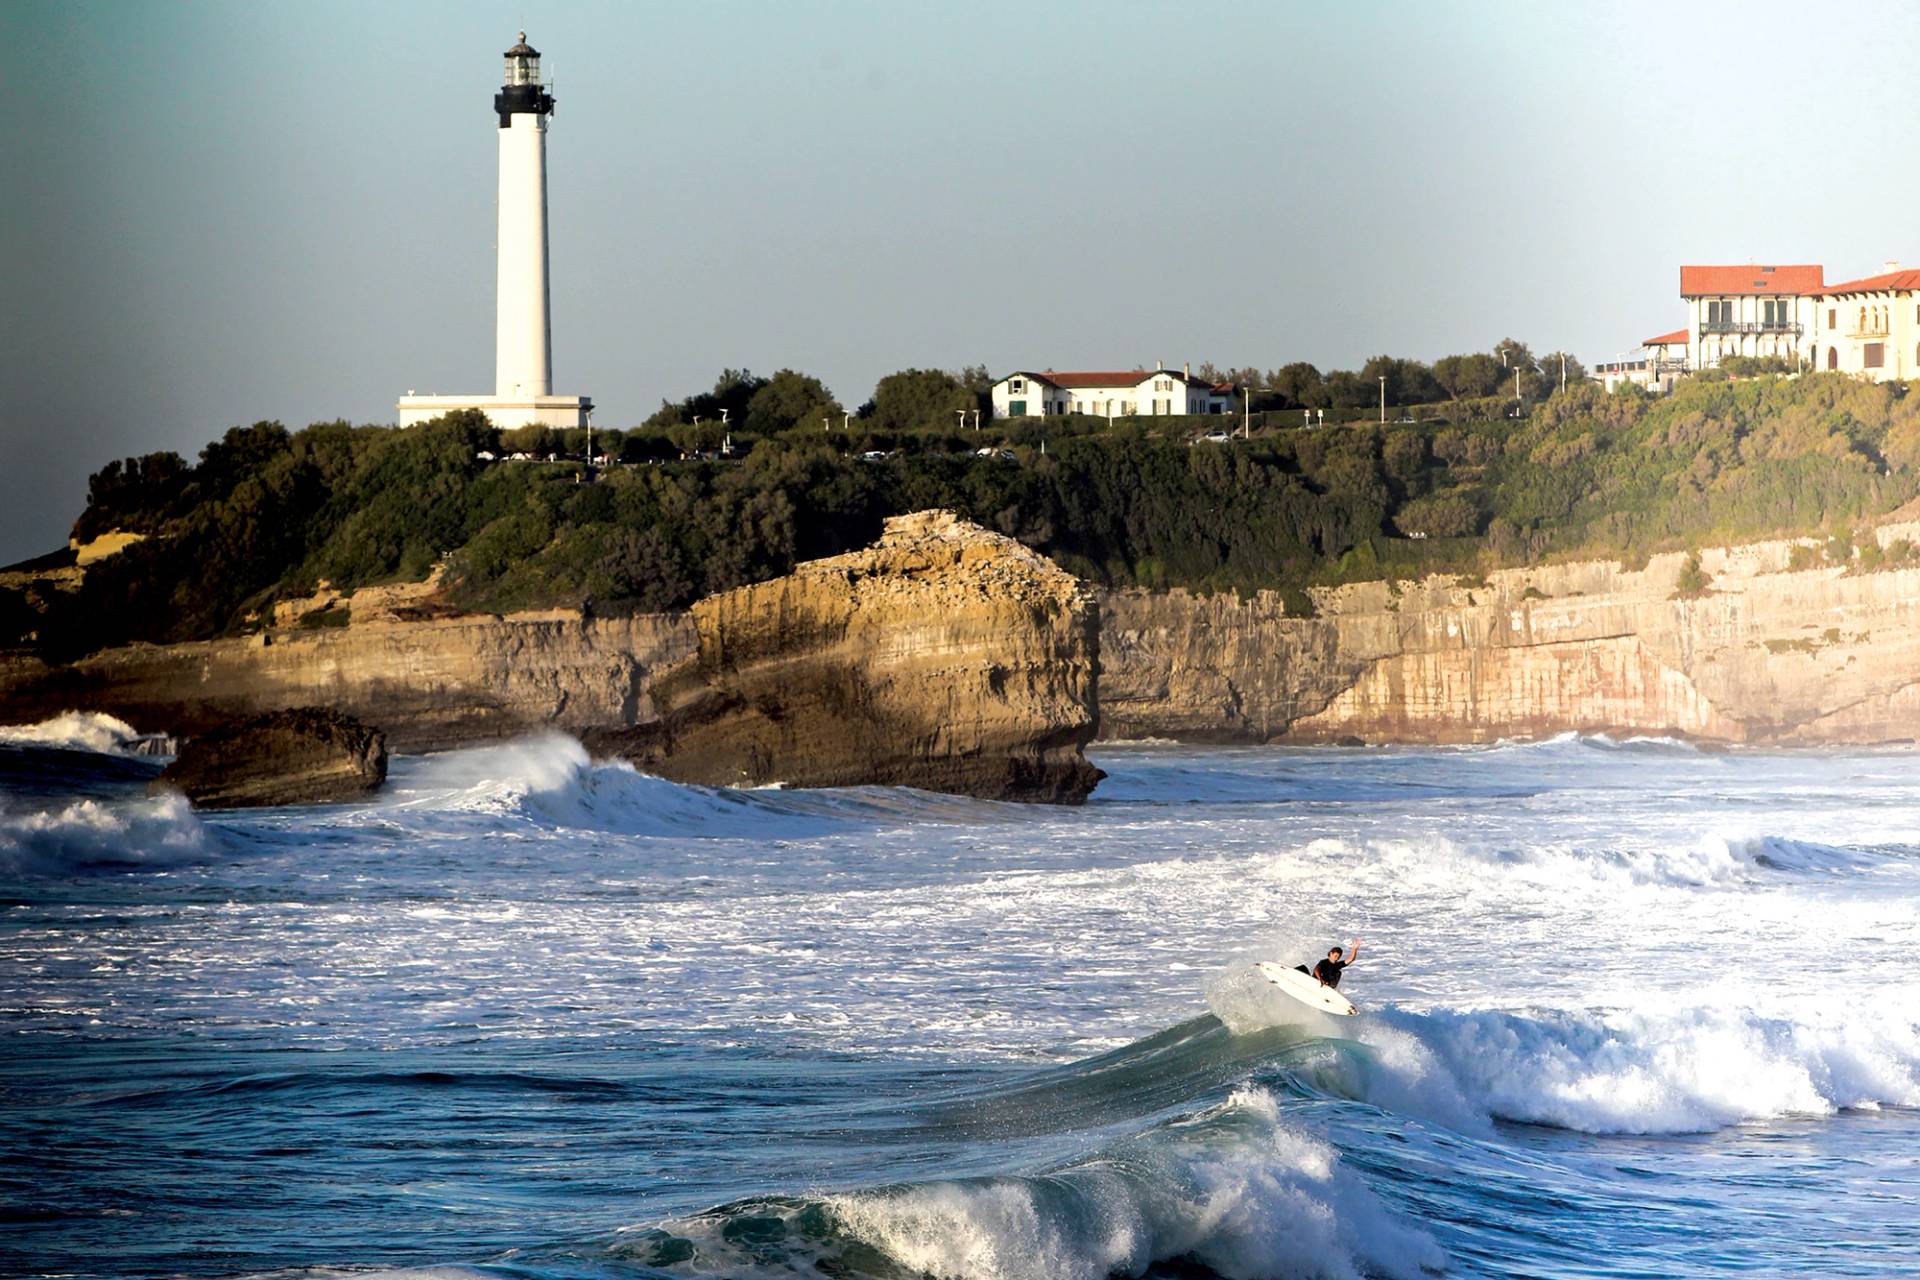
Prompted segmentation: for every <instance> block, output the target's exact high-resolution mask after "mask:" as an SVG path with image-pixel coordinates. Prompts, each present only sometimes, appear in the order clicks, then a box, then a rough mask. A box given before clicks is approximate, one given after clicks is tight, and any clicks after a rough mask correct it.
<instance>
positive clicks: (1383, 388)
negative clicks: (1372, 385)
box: [1380, 373, 1387, 422]
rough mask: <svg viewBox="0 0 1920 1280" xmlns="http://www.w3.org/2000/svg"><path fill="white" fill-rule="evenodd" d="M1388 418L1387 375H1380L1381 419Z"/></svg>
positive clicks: (1383, 420) (1382, 420)
mask: <svg viewBox="0 0 1920 1280" xmlns="http://www.w3.org/2000/svg"><path fill="white" fill-rule="evenodd" d="M1386 420H1387V375H1386V374H1384V373H1383V374H1381V375H1380V421H1381V422H1385V421H1386Z"/></svg>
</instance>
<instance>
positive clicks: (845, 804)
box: [384, 734, 1026, 839]
mask: <svg viewBox="0 0 1920 1280" xmlns="http://www.w3.org/2000/svg"><path fill="white" fill-rule="evenodd" d="M384 807H386V808H388V809H390V810H426V811H430V812H434V813H439V814H455V815H458V814H468V815H471V816H474V817H478V818H485V819H488V820H498V819H501V818H506V819H510V820H517V821H520V822H525V823H529V824H532V825H535V826H539V827H547V828H567V829H581V830H594V831H604V832H612V833H615V834H620V835H631V836H683V837H685V836H695V837H713V838H730V837H761V838H769V839H775V838H777V839H795V838H807V837H810V836H817V835H824V834H827V833H829V832H832V831H837V830H842V829H845V828H846V827H848V826H853V825H873V824H876V823H886V822H904V821H917V822H941V821H952V822H968V821H981V820H986V819H989V818H998V819H1004V818H1005V817H1006V816H1007V815H1009V814H1018V813H1019V812H1020V811H1021V810H1023V809H1024V808H1025V807H1026V806H1022V805H1012V804H1001V803H997V802H994V801H988V800H973V799H968V798H965V797H960V796H944V795H936V794H933V793H931V792H925V791H916V790H914V789H912V788H906V787H848V788H838V789H821V790H795V791H788V790H783V789H781V788H778V787H759V788H733V787H703V786H691V785H686V784H683V783H677V782H669V781H668V780H666V779H665V778H658V777H655V776H653V775H651V774H646V773H641V772H640V771H638V770H637V769H635V768H634V767H633V766H632V765H630V764H627V763H625V762H623V761H608V760H595V759H593V758H592V757H590V756H589V755H588V753H587V750H586V748H585V747H583V746H581V745H580V743H579V742H578V741H576V740H575V739H573V738H570V737H566V736H564V735H561V734H549V735H545V736H541V737H536V738H527V739H522V740H519V741H515V742H509V743H504V744H502V745H500V746H495V747H477V748H472V749H468V750H464V751H454V752H448V753H446V754H444V755H437V756H430V757H425V758H423V759H420V760H417V761H414V762H411V765H410V767H409V768H408V769H407V771H406V772H405V774H404V776H402V777H400V778H399V779H397V785H395V786H393V787H392V796H391V798H390V799H388V800H387V801H386V802H385V804H384Z"/></svg>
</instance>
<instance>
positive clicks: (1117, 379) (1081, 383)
mask: <svg viewBox="0 0 1920 1280" xmlns="http://www.w3.org/2000/svg"><path fill="white" fill-rule="evenodd" d="M1007 376H1008V377H1009V378H1018V377H1027V378H1038V379H1039V380H1040V381H1042V382H1051V383H1052V384H1053V385H1054V386H1056V387H1066V388H1072V387H1137V386H1139V385H1140V384H1141V383H1143V382H1145V381H1146V380H1147V379H1148V378H1177V379H1179V380H1180V381H1181V382H1188V383H1192V384H1193V385H1194V386H1197V387H1210V386H1212V385H1213V384H1212V383H1210V382H1208V381H1207V380H1206V379H1204V378H1197V377H1195V376H1194V375H1192V374H1190V373H1182V372H1181V371H1180V370H1178V369H1108V370H1093V371H1090V372H1089V371H1076V372H1072V373H1057V372H1055V371H1054V370H1052V369H1046V370H1043V371H1041V372H1039V373H1028V372H1024V371H1022V372H1020V373H1010V374H1008V375H1007Z"/></svg>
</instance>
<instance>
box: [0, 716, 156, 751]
mask: <svg viewBox="0 0 1920 1280" xmlns="http://www.w3.org/2000/svg"><path fill="white" fill-rule="evenodd" d="M148 740H149V739H147V738H146V737H145V736H143V735H142V734H141V733H140V731H139V730H137V729H135V728H134V727H133V726H132V725H130V724H128V723H127V722H126V721H125V720H121V719H117V718H116V717H114V716H109V715H102V714H101V713H100V712H97V711H67V712H63V713H61V714H60V715H57V716H55V717H53V718H52V719H51V720H42V721H40V722H39V723H38V724H16V725H4V726H0V742H4V743H12V744H14V745H16V746H27V747H59V748H64V749H66V750H68V751H101V752H113V753H116V754H117V753H130V752H133V751H135V750H136V749H137V748H138V747H139V746H140V745H141V744H142V743H144V742H146V741H148Z"/></svg>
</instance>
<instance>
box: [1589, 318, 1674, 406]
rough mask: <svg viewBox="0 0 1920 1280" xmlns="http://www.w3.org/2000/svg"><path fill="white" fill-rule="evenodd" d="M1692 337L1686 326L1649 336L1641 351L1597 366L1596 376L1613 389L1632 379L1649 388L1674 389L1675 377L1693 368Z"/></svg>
mask: <svg viewBox="0 0 1920 1280" xmlns="http://www.w3.org/2000/svg"><path fill="white" fill-rule="evenodd" d="M1691 338H1692V334H1690V333H1689V332H1688V331H1687V330H1685V329H1675V330H1674V331H1673V332H1672V333H1663V334H1661V335H1660V336H1659V337H1657V338H1648V339H1647V340H1646V341H1645V342H1643V343H1641V344H1640V346H1639V348H1638V349H1637V350H1635V351H1633V352H1631V353H1629V354H1627V355H1624V356H1622V357H1620V358H1619V359H1618V360H1609V361H1606V362H1604V363H1602V364H1597V365H1595V366H1594V367H1593V375H1592V376H1593V377H1595V378H1597V379H1599V380H1600V382H1602V383H1603V384H1604V385H1605V386H1606V388H1607V390H1609V391H1617V390H1619V389H1620V384H1622V383H1624V382H1631V383H1633V384H1634V385H1635V386H1638V387H1641V388H1643V389H1645V390H1647V391H1658V392H1661V393H1663V394H1664V393H1665V392H1668V391H1671V390H1673V384H1674V382H1675V380H1677V379H1678V378H1680V377H1681V375H1683V374H1685V373H1686V372H1687V370H1688V369H1689V368H1690V367H1691V366H1689V365H1688V364H1687V344H1688V342H1689V341H1690V340H1691Z"/></svg>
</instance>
